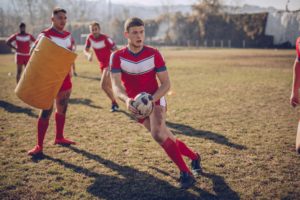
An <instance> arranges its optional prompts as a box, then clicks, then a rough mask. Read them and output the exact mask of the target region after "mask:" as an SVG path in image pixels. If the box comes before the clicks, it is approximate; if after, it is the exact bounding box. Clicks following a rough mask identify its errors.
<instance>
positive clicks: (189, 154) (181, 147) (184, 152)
mask: <svg viewBox="0 0 300 200" xmlns="http://www.w3.org/2000/svg"><path fill="white" fill-rule="evenodd" d="M176 144H177V147H178V149H179V151H180V153H181V154H182V155H184V156H186V157H188V158H190V159H191V160H196V159H197V158H198V155H197V153H195V152H193V151H192V150H191V149H190V148H189V147H188V146H186V144H184V142H182V141H180V140H179V139H176Z"/></svg>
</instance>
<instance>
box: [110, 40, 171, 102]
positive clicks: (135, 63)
mask: <svg viewBox="0 0 300 200" xmlns="http://www.w3.org/2000/svg"><path fill="white" fill-rule="evenodd" d="M110 59H111V61H110V67H111V72H112V73H121V79H122V83H123V85H124V87H125V89H126V93H127V95H128V97H130V98H134V97H135V96H136V95H137V94H139V93H141V92H147V93H149V94H152V95H153V94H154V93H155V92H156V90H157V89H158V83H157V80H156V73H157V72H162V71H166V70H167V68H166V66H165V61H164V59H163V57H162V56H161V54H160V53H159V51H158V50H157V49H154V48H152V47H149V46H144V47H143V49H142V50H141V51H140V52H139V53H137V54H134V53H133V52H131V51H130V50H129V49H128V48H127V47H124V48H123V49H120V50H118V51H116V52H114V53H113V54H112V55H111V58H110Z"/></svg>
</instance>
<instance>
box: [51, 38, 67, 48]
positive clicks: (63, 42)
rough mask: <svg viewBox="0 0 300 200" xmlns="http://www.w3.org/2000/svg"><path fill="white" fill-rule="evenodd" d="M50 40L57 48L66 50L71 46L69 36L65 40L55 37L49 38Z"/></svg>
mask: <svg viewBox="0 0 300 200" xmlns="http://www.w3.org/2000/svg"><path fill="white" fill-rule="evenodd" d="M50 37H51V40H52V41H53V42H55V44H57V45H58V46H61V47H64V48H66V49H68V48H70V47H71V45H72V42H71V35H68V36H67V37H65V38H60V37H55V36H50Z"/></svg>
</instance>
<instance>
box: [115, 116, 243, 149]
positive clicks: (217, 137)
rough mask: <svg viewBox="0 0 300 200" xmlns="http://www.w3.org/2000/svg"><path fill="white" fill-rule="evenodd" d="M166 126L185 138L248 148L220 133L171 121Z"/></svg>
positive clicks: (237, 147) (132, 118) (131, 117)
mask: <svg viewBox="0 0 300 200" xmlns="http://www.w3.org/2000/svg"><path fill="white" fill-rule="evenodd" d="M120 112H121V113H123V114H124V115H126V116H127V117H129V118H130V119H131V120H135V119H134V117H133V116H132V115H130V114H129V113H128V112H126V111H120ZM166 125H167V126H168V127H169V128H170V129H171V131H172V132H173V133H174V134H182V135H185V136H191V137H199V138H204V139H206V140H211V141H213V142H215V143H218V144H222V145H226V146H229V147H232V148H235V149H239V150H244V149H247V147H246V146H243V145H240V144H235V143H233V142H230V141H229V140H228V138H226V137H225V136H223V135H221V134H219V133H214V132H211V131H204V130H197V129H195V128H193V127H191V126H188V125H184V124H177V123H174V122H169V121H167V122H166Z"/></svg>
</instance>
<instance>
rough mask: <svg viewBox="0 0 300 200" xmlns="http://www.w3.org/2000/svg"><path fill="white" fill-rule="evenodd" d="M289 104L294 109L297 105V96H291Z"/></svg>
mask: <svg viewBox="0 0 300 200" xmlns="http://www.w3.org/2000/svg"><path fill="white" fill-rule="evenodd" d="M290 104H291V105H292V106H293V107H296V106H298V105H299V97H298V95H295V94H292V96H291V99H290Z"/></svg>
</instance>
